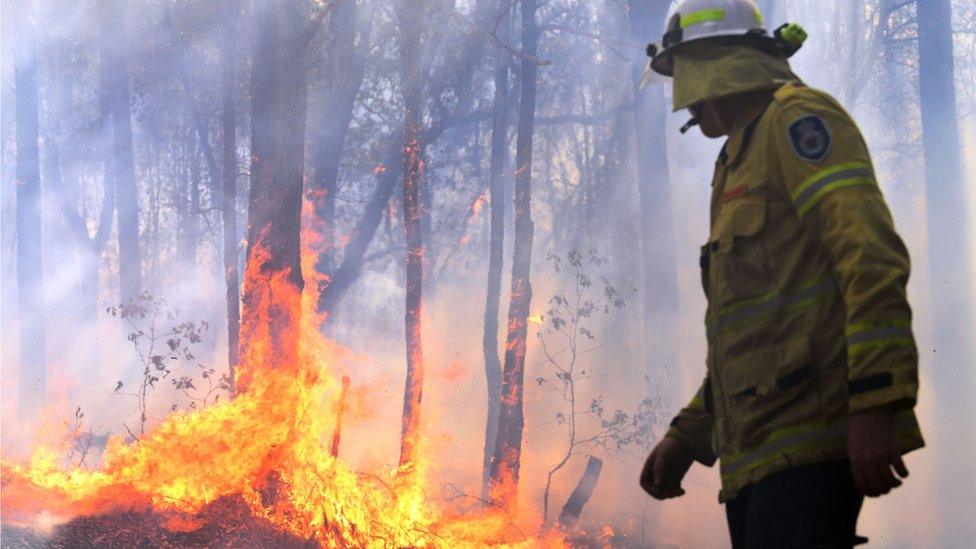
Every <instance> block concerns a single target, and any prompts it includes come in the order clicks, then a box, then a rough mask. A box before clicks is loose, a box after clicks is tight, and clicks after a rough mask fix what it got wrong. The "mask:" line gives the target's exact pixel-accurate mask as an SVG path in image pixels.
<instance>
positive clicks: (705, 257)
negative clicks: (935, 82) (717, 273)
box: [698, 243, 712, 298]
mask: <svg viewBox="0 0 976 549" xmlns="http://www.w3.org/2000/svg"><path fill="white" fill-rule="evenodd" d="M700 252H701V253H700V255H699V256H698V267H699V268H700V269H701V283H702V290H704V291H705V297H706V298H708V297H709V294H710V293H711V290H709V288H708V284H709V276H708V272H709V269H710V266H711V260H712V258H711V245H710V243H705V244H704V245H703V246H702V247H701V249H700Z"/></svg>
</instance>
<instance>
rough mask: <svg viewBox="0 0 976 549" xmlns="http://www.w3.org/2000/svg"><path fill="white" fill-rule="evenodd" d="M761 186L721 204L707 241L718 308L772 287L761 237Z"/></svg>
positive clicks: (763, 210) (764, 215)
mask: <svg viewBox="0 0 976 549" xmlns="http://www.w3.org/2000/svg"><path fill="white" fill-rule="evenodd" d="M764 191H765V189H763V188H762V187H759V188H755V189H750V190H749V193H750V194H747V195H745V196H743V197H740V198H735V199H733V200H730V201H728V202H726V203H724V204H723V205H722V209H721V211H719V214H718V216H717V217H716V219H715V224H714V226H713V227H712V234H711V237H710V239H709V243H708V244H709V250H708V251H709V267H710V272H709V276H710V277H711V279H712V280H711V286H712V290H713V291H712V295H710V296H709V297H710V299H712V300H714V301H715V303H716V304H718V305H724V304H727V303H729V302H733V301H736V300H741V299H746V298H750V297H755V296H758V295H761V294H763V293H765V292H768V291H769V290H770V288H771V286H772V269H771V268H770V267H769V261H768V259H767V256H766V251H765V243H764V241H763V240H764V239H763V236H762V234H761V233H762V232H763V228H764V227H765V225H766V218H767V212H766V210H767V208H766V194H765V192H764Z"/></svg>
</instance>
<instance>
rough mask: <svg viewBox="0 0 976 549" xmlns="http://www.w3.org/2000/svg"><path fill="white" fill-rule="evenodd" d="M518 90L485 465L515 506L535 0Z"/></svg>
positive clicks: (525, 26)
mask: <svg viewBox="0 0 976 549" xmlns="http://www.w3.org/2000/svg"><path fill="white" fill-rule="evenodd" d="M521 7H522V9H521V15H522V63H521V65H522V66H521V69H522V75H521V76H522V78H521V80H522V89H521V97H520V100H519V121H518V135H517V137H516V143H515V197H514V204H515V235H514V238H515V245H514V250H513V255H512V288H511V298H510V301H509V309H508V333H507V336H506V343H505V364H504V366H503V368H502V385H501V400H500V406H499V413H498V436H497V437H496V440H495V448H494V452H493V455H492V461H491V475H490V476H491V478H490V479H489V491H490V493H491V499H492V501H494V502H496V503H500V504H503V505H511V504H514V503H515V498H516V496H517V490H518V480H519V468H520V465H521V453H522V429H523V427H524V425H525V419H524V417H523V408H522V396H523V391H524V385H525V384H524V381H525V349H526V341H525V338H526V333H527V331H528V326H527V318H528V316H529V308H530V306H531V304H532V285H531V283H530V281H529V273H530V270H531V267H532V236H533V232H534V230H535V228H534V226H533V223H532V139H533V136H534V134H535V100H536V84H537V82H536V78H537V73H538V59H537V52H538V45H539V28H538V24H537V22H536V19H535V18H536V2H535V0H522V2H521Z"/></svg>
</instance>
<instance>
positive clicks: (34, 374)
mask: <svg viewBox="0 0 976 549" xmlns="http://www.w3.org/2000/svg"><path fill="white" fill-rule="evenodd" d="M17 11H18V12H19V13H20V17H18V19H19V22H18V23H19V27H20V28H19V32H18V37H17V38H18V40H17V51H16V53H15V55H16V59H15V65H16V67H15V72H16V75H15V77H14V78H15V80H14V86H15V92H16V124H17V185H16V187H17V305H18V310H19V315H18V318H19V329H20V376H19V385H20V387H19V389H20V395H19V396H20V398H19V400H18V405H19V412H20V414H21V416H22V417H23V418H25V419H26V418H30V417H36V415H37V413H38V412H40V410H41V407H42V406H43V404H44V391H45V384H46V372H45V369H46V364H45V333H44V284H43V274H44V273H43V270H42V262H41V173H40V169H41V168H40V151H39V148H38V131H39V130H38V87H37V72H38V71H37V65H38V63H37V49H36V46H35V37H34V25H33V22H32V21H31V20H30V15H29V11H30V10H29V9H28V8H27V6H26V5H24V6H20V8H19V9H18V10H17Z"/></svg>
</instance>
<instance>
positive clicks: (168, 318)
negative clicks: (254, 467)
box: [106, 291, 230, 439]
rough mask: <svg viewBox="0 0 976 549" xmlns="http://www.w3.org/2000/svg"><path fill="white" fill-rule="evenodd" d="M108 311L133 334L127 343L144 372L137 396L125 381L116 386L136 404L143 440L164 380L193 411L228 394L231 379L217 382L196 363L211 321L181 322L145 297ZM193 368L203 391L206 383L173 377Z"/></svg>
mask: <svg viewBox="0 0 976 549" xmlns="http://www.w3.org/2000/svg"><path fill="white" fill-rule="evenodd" d="M106 311H107V312H108V313H109V314H111V315H112V316H114V317H117V318H121V319H122V320H124V321H125V322H126V325H127V326H128V327H129V330H130V331H129V333H128V335H127V336H126V337H127V339H128V340H129V342H131V343H132V346H133V347H134V349H135V351H136V356H137V357H138V359H139V362H140V364H141V366H142V376H141V379H140V380H139V385H138V387H137V388H136V389H135V390H134V391H124V390H123V388H124V387H125V383H124V382H123V381H121V380H120V381H118V382H116V384H115V388H114V391H113V392H114V393H116V394H120V395H126V396H131V397H133V398H135V399H136V402H137V403H138V404H137V406H138V412H139V436H142V435H144V434H145V433H146V425H147V423H148V422H149V419H150V417H149V406H150V395H151V393H152V392H153V391H154V390H155V389H156V388H157V384H158V383H159V382H160V381H162V380H165V379H169V380H170V383H171V384H172V386H173V388H174V389H176V390H177V391H179V392H180V393H182V394H183V395H185V396H186V397H187V398H188V399H189V407H190V408H197V407H198V406H205V405H207V404H211V403H213V402H216V401H217V400H219V398H220V394H221V392H229V389H230V380H229V378H228V376H227V375H226V374H224V375H223V376H221V377H219V378H217V377H216V373H215V370H214V369H213V368H208V367H206V366H204V365H203V364H200V363H197V362H196V356H195V355H194V353H193V348H194V347H195V346H196V345H198V344H199V343H201V342H202V341H203V335H204V334H205V333H206V332H207V330H209V329H210V324H209V323H207V322H206V321H204V320H201V321H196V322H193V321H182V320H181V319H180V314H181V311H180V310H179V309H178V308H171V307H170V306H169V305H168V304H167V303H166V301H165V300H163V299H159V298H155V297H153V296H152V295H151V294H149V292H145V291H144V292H142V293H141V294H139V296H137V297H135V298H132V299H129V300H127V301H125V302H124V303H122V304H120V305H118V306H115V307H109V308H108V309H106ZM194 363H195V366H194V371H195V372H199V375H200V378H201V379H202V380H203V381H204V382H206V387H205V388H202V387H203V384H202V383H200V386H201V387H198V386H197V385H198V383H197V382H195V377H194V376H192V375H179V377H176V376H175V375H174V372H177V371H185V369H186V368H187V365H188V364H194ZM171 376H172V377H171ZM178 408H179V403H177V402H174V403H173V404H172V406H171V407H170V409H171V410H176V409H178ZM122 425H123V426H124V427H125V429H126V431H127V432H128V433H129V436H130V437H132V438H133V439H136V438H139V436H136V434H135V433H133V431H132V429H130V428H129V426H128V425H127V424H125V423H123V424H122Z"/></svg>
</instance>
